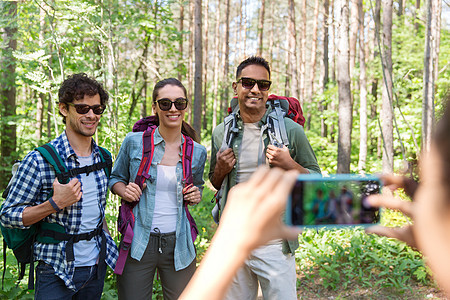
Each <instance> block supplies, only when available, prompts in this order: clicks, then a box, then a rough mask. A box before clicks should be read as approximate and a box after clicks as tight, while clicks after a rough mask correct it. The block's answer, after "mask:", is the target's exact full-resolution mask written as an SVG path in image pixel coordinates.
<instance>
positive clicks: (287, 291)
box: [209, 56, 320, 299]
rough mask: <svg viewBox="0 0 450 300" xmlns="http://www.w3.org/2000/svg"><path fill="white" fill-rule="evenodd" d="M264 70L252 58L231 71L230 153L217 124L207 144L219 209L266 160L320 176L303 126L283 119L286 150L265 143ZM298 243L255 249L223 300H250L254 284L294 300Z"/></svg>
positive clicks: (266, 69)
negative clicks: (233, 107)
mask: <svg viewBox="0 0 450 300" xmlns="http://www.w3.org/2000/svg"><path fill="white" fill-rule="evenodd" d="M270 86H271V81H270V67H269V64H268V62H267V61H266V60H265V59H264V58H262V57H256V56H252V57H249V58H247V59H246V60H244V61H242V62H241V63H240V64H239V66H238V67H237V71H236V81H235V82H233V84H232V87H233V90H234V93H235V95H236V96H237V99H238V105H239V107H238V112H237V121H236V122H237V132H236V135H235V137H234V139H233V140H232V142H231V145H230V148H228V149H221V148H222V141H223V137H224V134H225V132H224V131H225V124H224V123H221V124H219V125H218V126H217V127H216V128H215V129H214V131H213V134H212V139H211V165H210V172H209V179H210V181H211V183H212V184H213V186H214V187H215V188H216V189H218V190H219V189H221V188H222V189H221V191H222V199H221V200H220V205H221V207H222V208H223V207H226V202H227V197H228V192H229V190H230V188H231V187H233V186H235V185H236V184H238V183H241V182H246V181H247V180H248V179H249V178H250V176H251V175H252V174H253V173H254V172H255V170H256V169H257V167H258V166H259V165H262V164H265V163H266V161H267V163H268V164H269V165H270V166H271V167H278V168H282V169H284V170H296V171H297V172H299V173H320V168H319V165H318V163H317V159H316V157H315V155H314V152H313V150H312V148H311V145H310V144H309V141H308V139H307V138H306V135H305V132H304V130H303V127H302V126H301V125H299V124H297V123H295V122H294V121H293V120H291V119H289V118H287V117H286V118H284V125H285V127H286V132H287V138H288V140H289V146H288V147H286V146H284V145H281V147H279V146H278V147H277V146H275V145H271V144H270V143H269V140H270V136H269V133H268V129H267V128H268V126H267V119H268V115H269V113H270V112H271V110H272V108H271V107H269V108H267V105H266V103H267V100H268V97H269V89H270ZM297 247H298V241H291V242H287V240H281V239H274V240H272V241H269V242H268V243H267V245H265V246H262V247H260V248H258V249H255V250H254V251H253V252H252V253H251V255H250V256H249V259H248V260H247V261H246V262H245V264H244V265H243V267H242V268H241V269H240V270H239V271H238V272H237V275H236V276H235V278H234V280H233V283H232V286H231V288H230V290H229V292H228V294H227V299H255V298H256V296H257V291H258V282H259V284H260V285H261V289H262V292H263V295H264V298H266V299H297V293H296V272H295V258H294V255H293V254H294V252H295V249H296V248H297Z"/></svg>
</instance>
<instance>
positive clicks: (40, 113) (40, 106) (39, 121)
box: [36, 7, 45, 144]
mask: <svg viewBox="0 0 450 300" xmlns="http://www.w3.org/2000/svg"><path fill="white" fill-rule="evenodd" d="M44 39H45V11H44V10H43V9H42V7H39V48H40V49H44V47H45V46H44V43H45V42H44ZM40 68H41V71H42V72H45V70H44V68H42V66H41V67H40ZM44 103H45V94H44V93H39V97H38V99H37V105H36V139H37V141H38V143H39V144H40V141H41V139H42V129H43V123H44Z"/></svg>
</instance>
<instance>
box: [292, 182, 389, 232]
mask: <svg viewBox="0 0 450 300" xmlns="http://www.w3.org/2000/svg"><path fill="white" fill-rule="evenodd" d="M380 190H381V181H380V179H379V178H378V177H376V176H372V175H367V176H359V175H348V174H345V175H335V176H332V177H321V176H320V175H309V174H308V175H303V174H302V175H299V176H298V178H297V181H296V183H295V185H294V188H293V190H292V192H291V196H290V198H289V201H288V204H287V209H286V224H288V225H294V226H300V227H305V228H308V227H310V228H317V227H324V228H333V227H334V228H335V227H341V226H355V225H359V226H369V225H373V224H375V223H378V222H379V220H380V212H379V209H378V208H377V207H373V206H371V205H370V204H369V202H368V201H367V198H368V196H369V195H372V194H378V193H380Z"/></svg>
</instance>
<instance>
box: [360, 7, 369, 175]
mask: <svg viewBox="0 0 450 300" xmlns="http://www.w3.org/2000/svg"><path fill="white" fill-rule="evenodd" d="M358 15H359V85H360V88H359V128H360V129H359V161H358V170H359V172H360V173H362V174H364V173H365V170H366V160H367V79H366V53H365V47H364V43H365V42H364V9H363V2H362V0H358Z"/></svg>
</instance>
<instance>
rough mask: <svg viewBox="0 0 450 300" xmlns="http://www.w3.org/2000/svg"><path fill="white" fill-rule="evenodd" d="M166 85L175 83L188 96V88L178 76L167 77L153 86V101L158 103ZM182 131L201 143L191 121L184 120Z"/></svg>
mask: <svg viewBox="0 0 450 300" xmlns="http://www.w3.org/2000/svg"><path fill="white" fill-rule="evenodd" d="M166 85H174V86H177V87H179V88H181V89H182V90H183V93H184V97H185V98H187V92H186V88H185V87H184V85H183V84H182V83H181V81H179V80H178V79H176V78H166V79H163V80H160V81H158V82H157V83H156V84H155V87H154V88H153V94H152V98H153V103H155V104H156V99H157V98H158V94H159V90H160V89H162V88H163V87H165V86H166ZM156 117H157V118H158V126H159V117H158V114H156ZM181 133H182V134H184V135H187V136H189V137H190V138H192V139H193V140H194V141H196V142H197V143H200V138H199V136H198V135H197V132H196V131H195V129H194V128H193V127H192V126H191V125H189V123H187V122H185V121H184V120H183V122H182V124H181Z"/></svg>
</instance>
